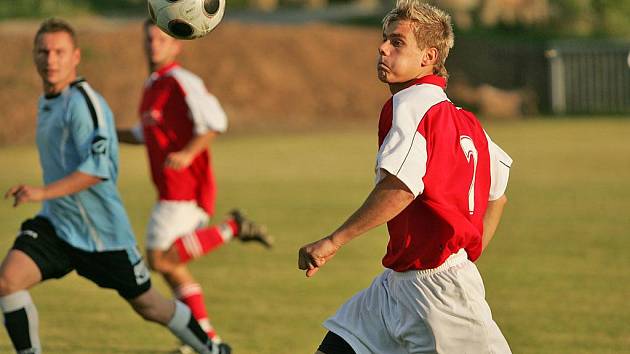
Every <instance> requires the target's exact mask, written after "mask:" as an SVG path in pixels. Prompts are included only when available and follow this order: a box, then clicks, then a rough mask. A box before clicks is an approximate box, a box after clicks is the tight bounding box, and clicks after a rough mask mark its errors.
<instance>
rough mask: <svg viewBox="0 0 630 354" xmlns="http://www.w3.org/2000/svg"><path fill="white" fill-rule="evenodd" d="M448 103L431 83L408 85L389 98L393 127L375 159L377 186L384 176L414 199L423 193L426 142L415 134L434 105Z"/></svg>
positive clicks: (418, 134) (444, 94) (437, 87)
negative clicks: (402, 186)
mask: <svg viewBox="0 0 630 354" xmlns="http://www.w3.org/2000/svg"><path fill="white" fill-rule="evenodd" d="M443 101H448V97H446V93H444V90H442V88H441V87H439V86H436V85H432V84H421V85H413V86H410V87H408V88H406V89H404V90H402V91H400V92H398V93H396V94H395V95H394V97H393V98H392V105H393V109H392V115H393V117H392V127H391V129H390V130H389V132H388V133H387V136H386V137H385V140H384V141H383V144H382V145H381V147H380V149H379V151H378V155H377V160H376V183H378V182H380V181H381V180H382V179H383V178H384V177H385V174H384V173H382V172H381V169H383V170H386V171H387V172H389V173H390V174H392V175H394V176H396V177H397V178H398V179H400V180H401V181H402V182H403V183H404V184H405V185H406V186H407V188H409V190H410V191H411V192H412V193H413V195H414V196H416V197H417V196H418V195H419V194H421V193H422V192H423V191H424V183H423V181H422V178H423V177H424V175H425V173H426V162H427V149H426V139H425V138H424V137H423V136H422V135H421V134H420V133H418V126H419V125H420V122H421V121H422V118H424V116H425V115H426V113H427V112H428V111H429V109H431V107H433V106H435V105H436V104H438V103H440V102H443Z"/></svg>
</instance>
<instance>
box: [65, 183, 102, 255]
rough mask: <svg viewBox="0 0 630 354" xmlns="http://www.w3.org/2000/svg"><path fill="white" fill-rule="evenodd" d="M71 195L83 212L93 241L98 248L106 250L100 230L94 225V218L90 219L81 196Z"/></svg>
mask: <svg viewBox="0 0 630 354" xmlns="http://www.w3.org/2000/svg"><path fill="white" fill-rule="evenodd" d="M71 197H72V200H74V202H75V203H76V204H77V208H78V209H79V212H80V213H81V218H82V219H83V221H84V222H85V225H86V226H87V228H88V232H89V233H90V237H91V238H92V241H94V243H95V244H96V250H97V251H104V250H105V245H104V244H103V241H102V240H101V237H100V235H99V234H98V231H96V228H95V227H94V224H93V223H92V220H90V218H89V217H88V215H87V213H86V212H85V207H84V206H83V204H82V203H81V201H80V200H79V198H78V197H77V196H76V194H75V195H72V196H71Z"/></svg>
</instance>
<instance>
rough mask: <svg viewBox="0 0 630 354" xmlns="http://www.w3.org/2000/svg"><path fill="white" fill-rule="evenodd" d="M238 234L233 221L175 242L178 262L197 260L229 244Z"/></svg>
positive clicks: (236, 226) (203, 229) (185, 236)
mask: <svg viewBox="0 0 630 354" xmlns="http://www.w3.org/2000/svg"><path fill="white" fill-rule="evenodd" d="M237 233H238V225H237V224H236V222H235V221H234V220H233V219H229V220H227V221H226V222H224V223H223V224H220V225H216V226H210V227H204V228H201V229H197V230H195V231H194V232H192V233H190V234H187V235H184V236H182V237H180V238H178V239H177V240H175V248H176V249H177V253H178V254H179V261H180V262H181V263H186V262H188V261H190V260H192V259H195V258H199V257H201V256H203V255H204V254H206V253H208V252H210V251H212V250H213V249H215V248H217V247H219V246H221V245H222V244H224V243H226V242H229V241H230V240H231V239H232V238H234V236H235V235H236V234H237Z"/></svg>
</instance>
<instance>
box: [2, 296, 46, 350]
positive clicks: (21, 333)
mask: <svg viewBox="0 0 630 354" xmlns="http://www.w3.org/2000/svg"><path fill="white" fill-rule="evenodd" d="M0 308H1V309H2V313H3V314H4V324H5V326H6V328H7V332H9V337H10V338H11V342H13V346H14V347H15V350H16V351H17V352H18V353H19V354H40V353H41V352H42V346H41V344H40V342H39V316H38V315H37V309H36V308H35V304H33V300H32V299H31V295H30V294H29V293H28V291H26V290H22V291H18V292H15V293H13V294H11V295H7V296H2V297H0Z"/></svg>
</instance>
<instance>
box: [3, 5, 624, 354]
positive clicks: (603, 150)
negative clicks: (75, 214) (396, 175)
mask: <svg viewBox="0 0 630 354" xmlns="http://www.w3.org/2000/svg"><path fill="white" fill-rule="evenodd" d="M434 3H435V4H437V5H438V6H439V7H441V8H444V9H446V10H448V11H449V12H450V13H451V14H452V16H453V19H454V24H455V37H456V39H455V47H454V49H453V50H452V52H451V54H450V56H449V58H448V60H447V62H446V67H447V69H448V70H449V73H450V75H451V77H450V79H449V85H448V88H447V93H448V95H449V97H450V98H451V99H452V100H453V101H454V102H455V103H456V104H457V105H460V106H462V107H464V108H467V109H469V110H473V111H474V112H476V113H477V116H478V117H479V119H480V120H481V121H482V122H483V124H484V127H485V129H486V131H488V133H489V135H490V136H491V137H492V139H493V140H494V141H495V142H497V143H498V144H499V145H500V146H501V147H502V148H503V149H504V150H506V151H507V152H508V153H509V154H510V155H511V156H512V157H513V158H514V161H515V162H514V165H513V168H512V171H511V178H510V185H509V187H508V193H507V195H508V199H509V200H510V202H509V203H508V206H507V208H506V211H505V214H504V218H503V220H502V223H501V225H500V227H499V230H498V232H497V236H496V237H495V239H494V240H493V242H492V244H491V245H490V247H489V248H488V252H486V253H484V255H483V256H482V257H481V258H480V260H479V261H478V262H477V264H478V267H479V268H480V270H481V273H482V275H483V277H484V281H485V284H486V290H487V298H488V301H489V303H490V306H491V308H492V310H493V315H494V318H495V320H496V321H497V322H498V323H499V325H500V327H501V329H502V330H503V332H504V334H505V336H506V338H507V339H508V341H509V342H510V345H511V346H512V349H513V352H514V353H519V354H521V353H526V354H527V353H529V354H541V353H549V354H559V353H566V354H587V353H588V354H602V353H630V327H629V326H628V323H630V306H628V300H627V299H628V298H630V257H628V249H630V231H628V230H630V213H629V212H628V209H629V207H630V144H628V136H630V21H629V20H628V19H630V1H627V0H624V1H614V0H442V1H434ZM392 5H393V1H379V0H355V1H349V0H348V1H343V0H301V1H300V0H227V10H226V15H225V19H224V22H223V23H221V24H220V25H219V26H218V27H217V29H215V30H214V31H213V32H212V33H210V34H209V35H207V36H206V37H204V38H202V39H198V40H194V41H190V42H186V43H185V46H184V52H183V53H182V56H181V62H182V64H183V65H184V66H185V67H187V68H188V69H190V70H192V71H193V72H195V73H197V74H198V75H199V76H201V77H202V78H203V79H204V81H205V83H206V85H207V87H208V89H209V90H210V91H211V92H212V93H213V94H214V95H216V96H217V97H218V98H219V100H220V102H221V104H222V105H223V106H224V108H225V110H226V111H227V113H228V116H229V119H230V129H229V132H228V133H227V134H225V136H221V137H220V138H219V139H218V140H217V141H216V142H214V143H213V146H212V150H213V163H214V165H215V168H216V173H217V181H218V185H219V196H218V205H217V207H218V214H217V215H218V216H219V217H220V215H222V213H224V212H226V211H227V210H229V209H230V208H232V207H234V206H240V207H242V208H244V209H245V210H246V211H247V212H248V213H249V214H250V215H251V216H253V217H254V218H255V219H256V220H258V221H260V222H262V223H265V224H267V226H268V227H269V229H270V230H271V232H272V234H273V235H274V236H275V237H276V240H277V246H276V248H275V249H274V250H273V251H272V252H271V253H268V252H267V251H265V250H263V249H260V248H256V247H244V246H242V245H238V244H237V245H229V246H227V247H223V248H221V249H219V250H218V251H217V252H213V253H212V254H211V255H209V256H208V257H205V258H203V259H201V260H199V261H196V262H193V263H192V264H191V267H192V270H193V273H194V274H196V275H197V276H198V278H199V280H200V282H201V283H202V284H203V285H204V287H206V288H207V289H208V290H207V291H206V302H207V304H208V307H209V311H210V314H211V317H212V320H213V323H214V325H215V327H216V328H217V329H218V331H219V333H220V334H221V335H222V337H223V338H224V339H226V340H228V341H229V342H230V343H231V344H232V345H233V346H234V348H235V352H236V353H237V354H271V353H273V354H278V353H280V354H283V353H285V354H295V353H312V352H313V351H314V348H316V346H317V344H318V343H319V341H320V340H321V338H322V336H323V334H324V330H323V328H322V327H321V326H320V323H321V322H322V321H323V320H325V319H326V318H327V317H328V316H329V315H331V314H332V313H334V311H335V310H336V308H337V307H338V306H339V305H340V304H341V303H342V302H343V301H345V300H346V299H347V298H348V297H349V296H351V295H352V294H354V293H356V292H357V291H359V290H360V289H362V288H365V287H366V286H368V285H369V283H370V281H371V279H372V278H373V277H374V276H375V275H377V274H378V273H379V272H380V271H381V270H382V269H381V266H380V263H379V260H380V257H382V255H383V253H384V249H385V245H386V242H387V236H386V231H385V228H383V227H380V228H377V229H376V230H374V231H372V232H370V233H369V234H368V235H366V236H365V237H362V238H361V239H357V240H355V241H353V242H352V243H350V244H349V245H348V246H346V247H345V248H344V249H343V250H342V252H341V253H340V254H339V255H338V256H337V257H335V259H334V260H333V261H332V262H331V263H330V264H329V265H327V266H326V268H325V269H322V271H321V272H319V273H318V275H317V276H316V277H315V278H313V279H309V280H305V279H304V277H303V274H301V272H299V271H297V269H296V264H295V263H296V258H297V250H298V248H299V247H300V246H302V245H303V244H305V243H306V242H310V241H312V240H314V239H316V238H320V237H322V236H324V235H326V234H327V233H328V232H330V231H332V230H334V228H336V227H337V226H338V225H339V224H340V223H341V222H343V221H344V220H345V218H346V217H347V216H348V215H350V214H351V213H352V212H353V211H354V210H355V209H356V207H358V206H359V205H360V203H361V202H362V201H363V200H364V198H365V196H366V195H367V194H368V193H369V191H370V190H371V188H372V183H373V181H372V179H373V167H374V160H373V159H374V156H375V153H376V148H377V140H376V128H377V121H378V113H379V111H380V109H381V106H382V104H383V103H384V102H385V101H386V100H387V98H388V97H389V91H388V89H387V87H386V86H385V85H383V84H382V83H380V82H379V81H378V80H377V78H376V70H375V64H376V54H377V47H378V45H379V44H380V42H381V40H382V33H381V25H380V21H381V19H382V17H383V15H384V14H385V13H386V12H387V11H388V10H389V8H391V6H392ZM145 6H146V5H145V2H144V1H143V0H108V1H100V0H83V1H80V0H56V1H55V0H20V1H13V0H0V64H1V65H0V171H1V172H0V190H2V191H4V190H6V189H8V188H9V187H10V186H12V185H14V184H16V183H22V182H24V183H34V184H39V183H41V175H40V172H39V168H38V160H37V151H36V149H35V147H34V144H33V142H34V133H35V132H34V127H35V117H36V105H37V99H38V96H39V95H40V94H41V91H42V88H41V82H40V79H39V78H38V76H37V74H36V72H35V69H34V66H33V63H32V55H31V50H32V42H33V36H34V34H35V32H36V30H37V27H38V25H39V22H40V21H41V20H42V19H43V18H46V17H49V16H58V17H62V18H66V19H68V20H70V22H71V23H72V24H73V25H74V26H75V28H76V29H77V31H78V36H79V45H80V47H81V48H82V63H81V65H80V67H79V71H80V73H81V74H82V75H83V76H84V77H86V78H87V80H88V81H89V82H90V83H91V85H92V86H93V87H94V88H95V89H96V90H97V91H99V92H100V93H101V94H102V95H103V96H104V97H105V98H106V99H107V101H108V102H109V104H110V106H111V108H112V110H113V111H114V114H115V116H116V121H117V124H118V125H120V126H131V125H133V124H135V122H136V121H137V120H138V117H137V116H138V114H137V110H138V105H139V100H140V95H141V91H142V87H143V81H144V79H145V78H146V77H147V75H148V73H147V68H146V63H145V60H144V57H143V52H142V42H141V41H142V33H141V30H142V21H143V20H144V18H145V16H146V9H145ZM120 155H121V167H120V171H121V175H120V179H119V187H120V190H121V194H122V197H123V199H124V202H125V206H126V208H127V211H128V213H129V215H130V219H131V221H132V224H133V227H134V230H135V232H136V234H137V236H138V240H139V243H140V245H141V246H142V244H143V242H144V241H143V239H144V237H143V235H144V230H145V228H146V222H147V218H148V215H149V212H150V210H151V207H152V204H153V200H154V192H153V188H152V185H151V183H150V179H149V176H148V174H147V163H146V158H145V155H144V150H143V149H142V148H141V147H122V149H121V154H120ZM38 209H39V205H26V206H21V207H20V208H17V209H13V208H11V205H10V202H9V201H4V202H3V203H0V252H3V250H7V249H9V247H10V246H11V244H12V242H13V235H15V232H16V230H17V228H18V227H19V225H20V222H21V221H22V220H24V219H25V218H27V217H30V216H32V215H33V214H35V213H36V212H37V210H38ZM69 278H70V279H64V280H63V281H60V282H57V281H51V282H47V283H46V284H44V285H43V286H39V287H36V288H35V289H33V291H32V294H33V297H34V299H35V302H36V304H37V306H38V309H39V311H40V317H41V332H42V341H43V343H44V348H45V350H46V352H48V353H53V354H54V353H64V354H68V353H70V354H78V353H85V354H93V353H130V354H131V353H133V354H141V353H147V354H148V353H153V354H155V353H169V352H170V350H169V349H172V348H175V346H176V342H175V341H174V340H173V339H172V338H171V337H170V336H169V335H168V333H167V332H166V331H164V330H162V329H160V328H157V327H156V326H149V325H146V324H144V323H143V322H142V320H140V319H139V318H138V317H137V316H135V315H134V314H133V313H132V312H131V311H130V310H129V309H128V308H127V305H126V304H125V303H124V302H123V301H122V300H120V299H119V298H118V297H117V296H116V295H115V294H113V293H112V292H103V291H100V289H98V288H96V287H95V286H94V285H93V284H91V283H89V282H87V281H85V280H80V279H74V278H76V276H70V277H69ZM153 279H154V282H155V284H156V285H157V286H158V287H159V288H160V289H161V290H162V291H166V288H165V287H164V284H163V283H162V282H161V281H160V279H158V278H157V277H154V278H153ZM78 299H80V301H79V300H78ZM95 329H98V330H97V331H95ZM95 332H96V333H97V335H94V333H95ZM5 352H6V353H9V352H11V346H10V343H9V340H8V337H7V336H6V333H5V332H4V331H2V330H0V353H5Z"/></svg>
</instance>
